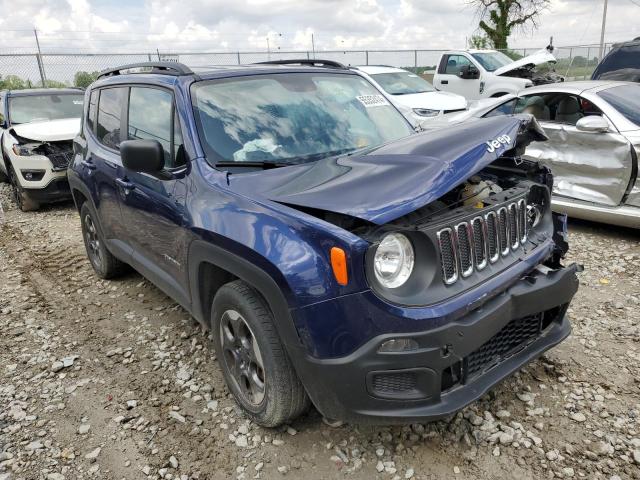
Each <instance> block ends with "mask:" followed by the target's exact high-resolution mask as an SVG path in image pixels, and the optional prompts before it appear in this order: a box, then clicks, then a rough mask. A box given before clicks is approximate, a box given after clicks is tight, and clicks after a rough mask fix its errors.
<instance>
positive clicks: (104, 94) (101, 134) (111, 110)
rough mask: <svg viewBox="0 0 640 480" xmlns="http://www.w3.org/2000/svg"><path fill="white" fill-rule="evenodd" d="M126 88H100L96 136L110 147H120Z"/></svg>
mask: <svg viewBox="0 0 640 480" xmlns="http://www.w3.org/2000/svg"><path fill="white" fill-rule="evenodd" d="M126 91H127V90H126V88H105V89H102V90H100V100H99V102H98V121H97V125H96V136H97V137H98V140H99V141H100V142H102V144H104V145H105V146H107V147H109V148H114V149H116V150H117V149H119V148H120V141H121V138H120V117H121V115H120V113H121V111H122V104H123V101H124V99H125V96H126Z"/></svg>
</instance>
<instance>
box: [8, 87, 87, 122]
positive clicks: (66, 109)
mask: <svg viewBox="0 0 640 480" xmlns="http://www.w3.org/2000/svg"><path fill="white" fill-rule="evenodd" d="M83 103H84V98H83V94H82V93H78V94H75V93H73V94H47V95H28V96H24V97H9V120H10V121H11V124H12V125H18V124H20V123H31V122H47V121H50V120H62V119H65V118H81V117H82V104H83Z"/></svg>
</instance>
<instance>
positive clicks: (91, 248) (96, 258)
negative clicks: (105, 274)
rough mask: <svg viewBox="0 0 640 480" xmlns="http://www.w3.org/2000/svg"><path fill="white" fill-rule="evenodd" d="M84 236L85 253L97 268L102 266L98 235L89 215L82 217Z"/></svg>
mask: <svg viewBox="0 0 640 480" xmlns="http://www.w3.org/2000/svg"><path fill="white" fill-rule="evenodd" d="M84 236H85V239H86V242H87V253H88V254H89V258H90V259H91V261H92V262H93V264H94V265H95V266H96V267H97V268H98V269H99V268H100V267H101V266H102V254H101V252H100V237H99V236H98V230H97V228H96V225H95V224H94V223H93V219H92V218H91V215H85V217H84Z"/></svg>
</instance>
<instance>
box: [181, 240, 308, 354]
mask: <svg viewBox="0 0 640 480" xmlns="http://www.w3.org/2000/svg"><path fill="white" fill-rule="evenodd" d="M188 258H189V260H188V266H189V287H190V288H189V289H190V291H191V310H192V311H191V314H192V315H193V316H194V317H195V318H196V320H198V321H199V322H200V323H202V324H203V325H209V322H210V319H209V318H207V315H206V311H207V310H205V309H203V308H202V307H203V300H202V298H201V295H200V289H199V288H198V282H199V278H198V277H199V271H200V266H201V265H202V264H203V263H210V264H212V265H214V266H216V267H218V268H221V269H223V270H225V271H226V272H228V273H230V274H232V275H234V276H235V277H237V278H239V279H240V280H242V281H244V282H246V283H247V284H249V285H250V286H251V287H253V288H255V289H256V290H257V291H258V293H260V295H262V298H264V300H265V301H266V302H267V304H268V305H269V308H270V309H271V312H272V313H273V315H274V318H275V320H276V321H275V327H276V330H277V332H278V334H279V336H280V340H281V341H282V343H283V344H284V345H285V347H286V348H287V350H289V349H290V348H301V347H302V344H301V342H300V338H299V337H298V332H297V330H296V328H295V326H294V323H293V317H292V316H291V312H290V308H289V304H288V303H287V300H286V297H285V294H284V292H283V291H282V288H281V286H280V285H279V284H278V282H277V281H276V280H275V279H274V278H273V276H272V275H270V274H269V273H267V272H266V271H265V270H264V269H262V268H260V267H259V266H257V265H256V264H255V263H253V262H251V261H249V260H247V259H245V258H243V257H240V256H239V255H236V254H234V253H231V252H229V251H228V250H225V249H223V248H222V247H219V246H217V245H214V244H212V243H209V242H206V241H204V240H195V241H193V242H192V243H191V245H190V247H189V256H188ZM280 282H281V283H282V282H284V283H286V281H285V279H284V277H282V278H281V279H280Z"/></svg>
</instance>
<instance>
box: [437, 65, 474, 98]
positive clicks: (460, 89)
mask: <svg viewBox="0 0 640 480" xmlns="http://www.w3.org/2000/svg"><path fill="white" fill-rule="evenodd" d="M462 67H474V68H476V69H478V71H480V72H482V70H481V69H480V68H479V67H477V66H476V65H475V64H474V63H473V62H472V61H471V60H469V58H467V57H466V56H464V55H445V56H444V57H443V58H442V61H441V62H440V65H439V66H438V82H437V83H436V84H435V87H436V88H437V89H438V90H444V91H445V92H453V93H457V94H458V95H462V96H463V97H465V98H467V99H470V100H472V99H477V98H480V79H479V78H462V77H460V72H461V69H462Z"/></svg>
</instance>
